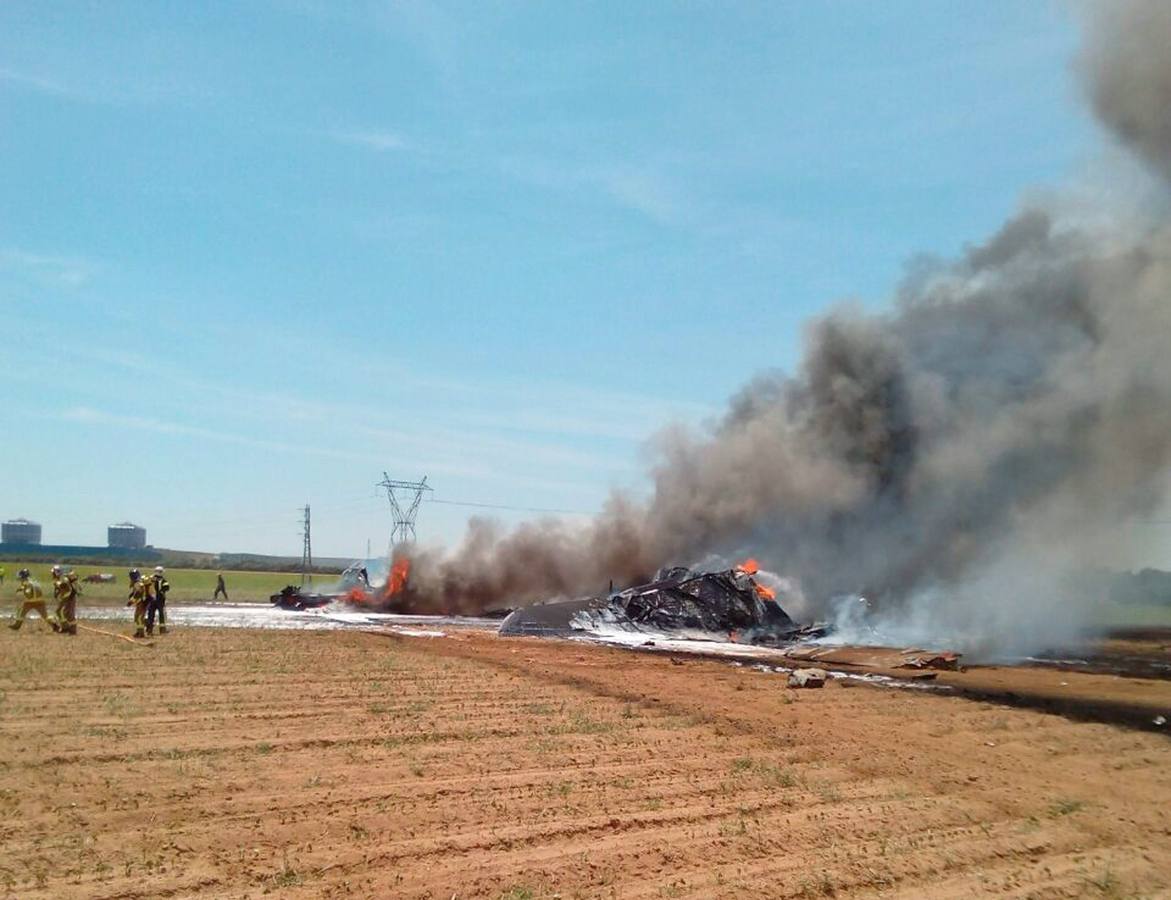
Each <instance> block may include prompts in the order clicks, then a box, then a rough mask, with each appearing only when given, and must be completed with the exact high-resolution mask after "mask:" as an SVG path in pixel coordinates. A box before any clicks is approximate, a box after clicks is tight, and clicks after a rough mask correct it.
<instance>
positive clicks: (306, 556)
mask: <svg viewBox="0 0 1171 900" xmlns="http://www.w3.org/2000/svg"><path fill="white" fill-rule="evenodd" d="M301 512H302V513H303V514H304V518H303V519H302V522H301V537H302V544H301V587H304V586H305V585H306V584H309V585H312V584H313V540H312V538H311V535H310V531H309V504H308V503H306V504H305V508H304V509H302V510H301Z"/></svg>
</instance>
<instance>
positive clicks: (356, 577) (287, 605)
mask: <svg viewBox="0 0 1171 900" xmlns="http://www.w3.org/2000/svg"><path fill="white" fill-rule="evenodd" d="M410 571H411V562H410V560H409V559H406V558H405V557H403V558H400V559H397V560H395V561H394V563H393V564H392V565H391V567H390V573H389V575H388V577H387V579H386V582H385V583H384V584H381V585H377V586H374V585H371V584H370V575H369V573H368V572H367V570H366V567H365V566H364V565H362V564H361V563H354V564H353V565H352V566H350V567H349V568H347V569H346V570H345V571H344V572H342V575H341V578H340V579H339V581H338V586H337V589H336V590H333V591H322V592H318V591H310V590H306V589H305V588H304V587H303V586H302V587H298V586H297V585H294V584H290V585H286V586H285V587H283V588H281V589H280V590H279V591H278V592H277V593H275V594H272V595H271V596H269V598H268V599H269V602H270V603H272V604H273V605H274V606H277V607H279V608H280V609H287V610H289V611H291V612H301V611H303V610H306V609H318V608H320V607H323V606H328V605H329V604H331V603H345V604H348V605H350V606H357V607H361V608H363V609H377V610H384V611H387V612H396V611H399V608H400V607H402V606H403V602H404V601H405V599H406V596H405V592H406V587H407V578H408V576H409V574H410Z"/></svg>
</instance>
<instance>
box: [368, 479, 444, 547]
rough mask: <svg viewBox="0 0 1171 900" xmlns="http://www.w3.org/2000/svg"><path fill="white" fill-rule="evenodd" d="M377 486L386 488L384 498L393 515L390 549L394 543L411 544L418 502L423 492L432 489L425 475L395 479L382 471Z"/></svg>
mask: <svg viewBox="0 0 1171 900" xmlns="http://www.w3.org/2000/svg"><path fill="white" fill-rule="evenodd" d="M378 487H380V488H385V489H386V499H387V500H389V501H390V512H391V515H392V516H393V517H394V528H393V529H391V532H390V549H391V550H394V547H395V545H396V544H407V543H410V544H413V543H414V542H415V519H416V518H417V517H418V515H419V504H420V503H422V502H423V494H424V493H425V492H427V491H430V490H432V488H430V487H428V485H427V476H426V475H424V476H423V480H422V481H395V480H393V479H391V477H390V476H389V475H387V474H386V473H385V472H383V473H382V480H381V481H380V482H378ZM396 492H397V493H396ZM400 500H401V501H402V502H401V503H400V502H399V501H400Z"/></svg>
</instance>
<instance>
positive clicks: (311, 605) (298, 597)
mask: <svg viewBox="0 0 1171 900" xmlns="http://www.w3.org/2000/svg"><path fill="white" fill-rule="evenodd" d="M338 596H339V595H338V594H317V593H313V592H306V591H302V590H301V589H300V588H299V587H297V586H296V585H293V584H289V585H286V586H285V587H283V588H281V589H280V591H279V592H278V593H276V594H273V595H272V596H271V597H269V598H268V599H269V601H270V602H271V603H272V604H273V605H274V606H279V607H280V608H281V609H292V610H302V609H317V608H319V607H322V606H328V605H329V604H330V603H332V602H333V601H334V600H336V599H337V598H338Z"/></svg>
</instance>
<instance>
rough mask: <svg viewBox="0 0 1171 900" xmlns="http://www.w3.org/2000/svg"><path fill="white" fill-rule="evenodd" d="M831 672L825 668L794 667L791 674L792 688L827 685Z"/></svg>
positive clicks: (790, 684) (790, 685)
mask: <svg viewBox="0 0 1171 900" xmlns="http://www.w3.org/2000/svg"><path fill="white" fill-rule="evenodd" d="M827 678H829V673H828V672H826V671H825V669H794V670H793V671H792V672H791V673H790V675H789V687H791V688H819V687H825V682H826V679H827Z"/></svg>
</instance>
